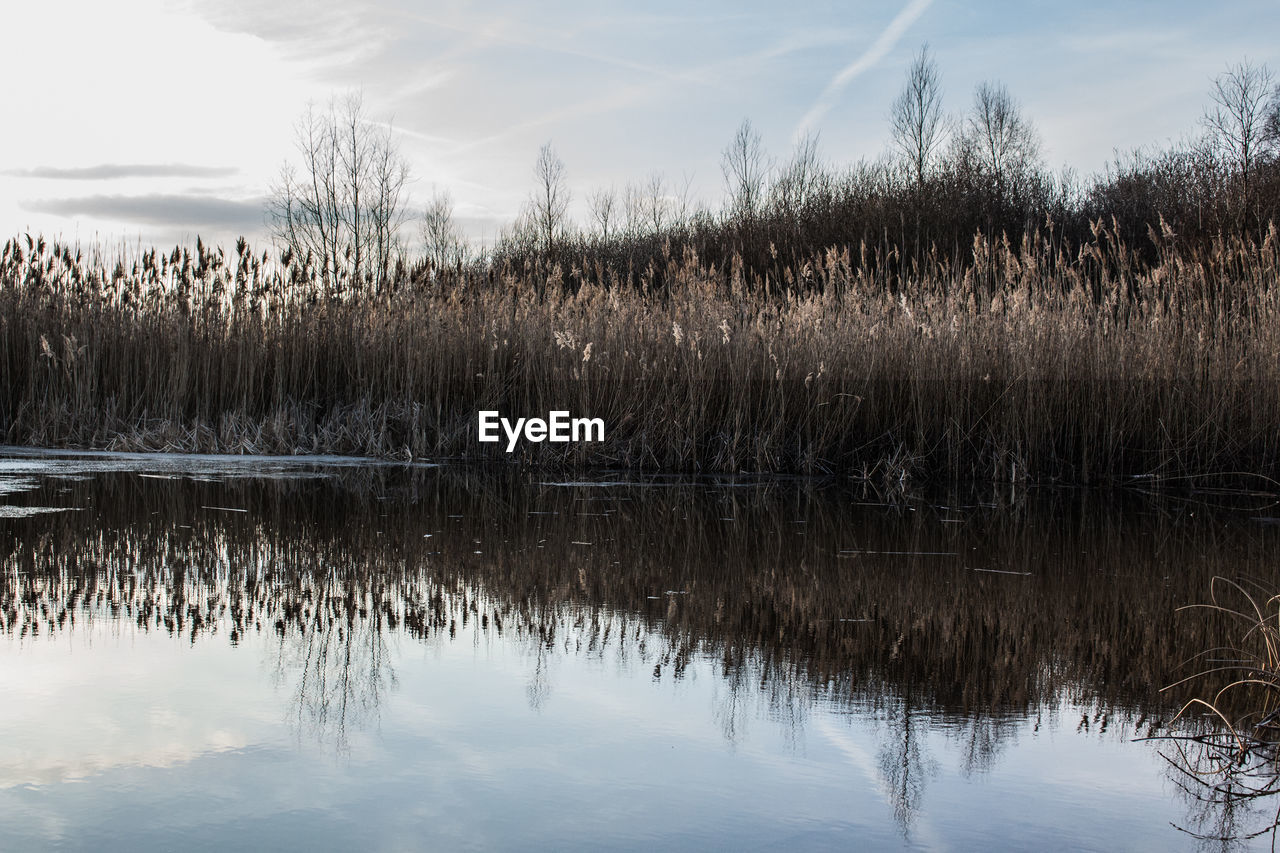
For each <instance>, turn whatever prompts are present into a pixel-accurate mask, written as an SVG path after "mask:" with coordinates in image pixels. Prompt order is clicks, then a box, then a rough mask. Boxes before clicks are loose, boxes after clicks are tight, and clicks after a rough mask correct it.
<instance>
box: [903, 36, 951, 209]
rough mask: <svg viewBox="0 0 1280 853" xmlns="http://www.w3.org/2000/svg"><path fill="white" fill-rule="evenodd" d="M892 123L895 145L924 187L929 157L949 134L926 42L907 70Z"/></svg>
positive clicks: (935, 72)
mask: <svg viewBox="0 0 1280 853" xmlns="http://www.w3.org/2000/svg"><path fill="white" fill-rule="evenodd" d="M889 126H890V130H891V132H892V134H893V144H894V145H895V146H896V147H897V148H898V150H899V151H901V152H902V156H903V157H904V158H905V159H906V161H907V163H908V164H909V165H910V167H911V170H912V171H913V172H914V173H915V178H916V185H917V186H924V179H925V175H926V174H927V173H928V171H929V164H930V160H931V158H932V157H933V154H934V152H935V151H936V150H937V149H938V147H939V146H940V145H941V144H942V141H943V137H944V136H945V135H946V119H945V117H944V116H943V113H942V87H941V85H940V84H939V82H938V66H937V64H936V63H935V62H934V61H933V57H931V56H930V55H929V46H928V45H927V44H926V45H924V46H923V47H921V48H920V52H919V53H918V54H916V58H915V60H914V61H913V62H912V63H911V67H910V68H909V69H908V70H907V85H906V86H905V87H904V88H903V90H902V93H901V94H900V95H898V97H897V100H895V101H894V102H893V107H892V109H891V110H890V112H889Z"/></svg>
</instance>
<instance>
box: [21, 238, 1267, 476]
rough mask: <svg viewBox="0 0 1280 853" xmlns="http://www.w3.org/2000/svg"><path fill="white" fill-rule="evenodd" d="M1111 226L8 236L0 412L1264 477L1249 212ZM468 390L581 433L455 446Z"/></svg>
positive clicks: (186, 439) (166, 439)
mask: <svg viewBox="0 0 1280 853" xmlns="http://www.w3.org/2000/svg"><path fill="white" fill-rule="evenodd" d="M1116 230H1117V229H1116V228H1115V227H1114V223H1113V225H1111V226H1107V225H1104V224H1103V223H1101V222H1099V223H1095V225H1094V228H1093V239H1092V240H1091V241H1089V242H1087V243H1086V244H1084V245H1083V246H1081V247H1080V248H1079V249H1078V250H1075V251H1070V252H1069V251H1068V250H1067V249H1065V248H1063V247H1062V246H1061V245H1059V244H1058V243H1056V242H1054V241H1053V240H1051V239H1050V238H1049V237H1048V236H1042V235H1038V234H1033V235H1031V236H1028V237H1026V238H1025V239H1024V240H1023V241H1022V242H1021V243H1020V244H1017V245H1012V244H1010V243H1009V242H1008V241H1005V240H1001V241H992V240H988V239H986V238H984V237H983V236H982V235H978V236H976V237H975V239H974V242H973V246H972V260H971V262H967V263H964V264H954V263H952V262H951V261H947V260H942V259H938V258H933V259H929V260H926V261H924V262H916V261H913V262H912V263H911V264H910V265H909V266H908V267H906V268H905V269H904V268H903V266H902V265H896V266H895V265H894V264H892V263H887V262H886V259H885V258H882V257H881V258H873V257H869V256H868V250H867V249H865V248H864V249H862V251H859V249H858V248H856V247H855V248H844V249H837V248H833V249H831V250H829V251H827V252H825V253H822V254H821V255H815V256H813V257H812V258H810V259H808V260H806V261H804V262H803V263H801V264H798V265H793V266H791V267H788V268H787V269H786V270H785V271H784V274H783V276H782V277H781V279H779V280H775V279H773V278H765V279H760V278H755V277H752V276H748V275H746V274H744V273H743V272H742V268H741V265H740V264H737V263H735V262H733V261H732V260H731V261H730V263H729V264H728V265H727V266H715V265H711V264H707V263H704V262H702V261H701V259H700V258H698V257H697V256H696V255H695V254H694V253H693V252H692V251H686V252H685V253H684V254H683V255H682V256H680V257H674V256H670V255H669V256H668V257H666V258H665V266H664V267H663V268H662V269H656V268H654V267H652V266H651V267H650V268H649V269H648V270H647V271H645V272H644V273H643V274H642V275H640V276H639V285H638V286H634V285H632V284H627V283H625V282H622V281H619V280H618V279H617V277H616V276H615V274H614V273H611V272H609V271H608V270H605V269H601V268H594V269H593V268H591V267H590V266H575V265H573V264H572V263H569V262H564V263H563V265H561V264H556V265H551V264H550V263H548V264H545V265H539V264H524V265H522V266H520V267H518V268H516V267H513V266H509V265H498V264H493V265H490V266H488V267H480V266H476V267H472V268H461V267H459V268H455V269H453V270H446V271H439V270H437V271H433V272H431V273H430V274H428V273H427V272H426V271H425V270H421V269H417V270H411V269H404V268H401V269H400V270H399V271H398V273H397V274H396V276H394V277H393V279H392V281H391V282H390V283H389V284H388V285H386V286H381V287H376V288H375V287H373V286H371V285H365V284H361V283H358V282H354V281H351V280H343V279H339V280H332V279H330V280H325V279H323V278H322V277H321V275H320V274H319V272H318V271H317V269H316V268H315V266H314V265H312V264H310V263H308V262H307V260H306V259H299V258H297V257H293V256H291V255H290V254H289V253H287V252H286V253H283V254H282V255H281V256H280V257H278V258H273V257H271V256H269V254H265V253H264V254H262V255H258V254H255V253H253V252H251V251H250V250H249V247H248V246H247V245H246V244H245V243H244V242H243V241H241V242H240V243H239V245H238V246H237V248H236V252H235V255H234V256H227V255H226V254H224V253H223V251H222V250H211V249H208V248H207V247H205V246H203V245H199V244H198V245H197V248H196V250H195V251H194V252H192V251H189V250H185V249H175V250H174V251H173V252H172V253H170V254H168V255H164V254H158V253H157V252H156V251H154V250H152V251H147V252H143V253H141V254H134V255H130V254H129V253H127V252H122V253H120V254H119V255H118V256H115V257H113V256H110V255H108V254H107V253H104V252H101V251H91V252H82V251H81V250H79V249H77V248H75V247H71V246H67V245H63V244H57V243H53V244H47V243H46V242H45V241H44V240H43V239H36V238H33V237H31V236H23V237H19V238H17V239H14V240H10V241H9V242H8V243H7V244H6V245H5V247H4V250H3V254H2V255H0V436H2V437H3V439H4V440H5V441H8V442H10V443H19V444H34V445H45V446H76V447H97V448H115V449H180V450H185V451H223V452H257V453H276V452H290V453H296V452H332V453H361V454H373V455H381V456H403V457H409V456H412V457H415V458H423V457H426V458H467V459H478V458H490V459H494V458H496V459H512V460H516V461H521V462H525V463H529V464H536V465H545V466H552V467H563V468H587V467H617V468H627V469H649V470H686V471H716V472H736V471H743V470H748V471H767V472H798V473H832V474H838V475H852V476H859V477H870V478H877V477H884V478H887V479H891V480H902V479H905V478H912V477H914V478H919V479H981V480H991V479H999V480H1008V479H1013V480H1022V479H1026V478H1031V479H1034V480H1051V479H1057V480H1065V481H1071V482H1080V483H1085V482H1095V481H1099V480H1107V479H1114V478H1119V477H1132V476H1149V477H1153V478H1161V477H1174V476H1185V475H1189V474H1205V473H1222V472H1236V471H1250V472H1254V473H1260V474H1266V475H1272V476H1275V475H1280V464H1278V460H1280V452H1278V451H1280V293H1278V291H1280V289H1278V288H1277V270H1278V269H1280V238H1277V233H1276V229H1275V228H1274V226H1273V227H1272V228H1270V229H1269V230H1268V231H1267V232H1266V235H1265V238H1264V239H1263V240H1261V241H1252V240H1250V239H1248V238H1244V237H1232V238H1222V239H1219V240H1217V241H1216V242H1215V243H1214V244H1213V246H1212V248H1211V249H1209V250H1204V251H1200V250H1196V251H1190V250H1174V249H1173V248H1168V246H1171V245H1172V244H1171V243H1169V242H1168V241H1167V240H1165V239H1164V238H1165V237H1167V236H1168V235H1164V237H1162V235H1160V234H1153V235H1152V238H1153V239H1154V241H1155V242H1156V244H1157V245H1158V246H1162V245H1163V246H1166V248H1162V249H1161V251H1160V257H1159V261H1158V262H1157V263H1154V264H1150V263H1139V262H1137V261H1135V260H1134V255H1133V252H1132V251H1131V250H1130V249H1129V248H1128V247H1127V246H1126V245H1124V244H1123V243H1122V242H1121V241H1120V240H1119V239H1118V238H1117V237H1116V236H1115V234H1116ZM889 260H892V259H889ZM890 270H893V272H890ZM566 280H567V281H568V286H563V285H561V284H560V282H562V281H566ZM548 282H551V283H550V284H549V283H548ZM659 283H660V284H659ZM482 408H483V409H498V410H500V411H502V412H504V414H507V415H509V416H512V417H515V416H532V415H542V414H544V413H545V412H547V411H548V410H550V409H567V410H569V411H571V412H573V413H574V415H585V416H591V417H600V418H603V419H604V421H605V425H606V440H605V441H604V442H603V443H598V444H585V443H584V444H569V445H565V444H545V443H544V444H524V445H523V446H521V447H520V448H519V449H518V450H517V452H516V453H514V454H512V455H510V456H508V454H506V453H505V452H504V449H505V448H504V446H502V445H495V444H481V443H479V442H478V441H477V435H476V413H477V411H478V410H479V409H482Z"/></svg>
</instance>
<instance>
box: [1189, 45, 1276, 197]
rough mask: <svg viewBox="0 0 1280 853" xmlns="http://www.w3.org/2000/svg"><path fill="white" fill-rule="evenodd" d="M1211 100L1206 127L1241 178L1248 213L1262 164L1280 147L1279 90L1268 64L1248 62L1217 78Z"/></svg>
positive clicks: (1215, 143) (1234, 66)
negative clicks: (1256, 177)
mask: <svg viewBox="0 0 1280 853" xmlns="http://www.w3.org/2000/svg"><path fill="white" fill-rule="evenodd" d="M1209 97H1210V98H1211V99H1212V101H1213V103H1212V104H1211V105H1210V107H1209V108H1208V109H1207V110H1205V114H1204V124H1205V127H1206V128H1207V129H1208V131H1209V138H1210V141H1211V144H1212V146H1213V148H1214V151H1215V153H1217V154H1218V155H1219V156H1221V157H1223V158H1224V159H1225V160H1226V161H1227V162H1228V163H1230V164H1231V169H1232V171H1233V172H1234V173H1235V174H1236V175H1237V176H1238V177H1239V179H1240V186H1241V190H1242V197H1243V202H1244V209H1245V210H1248V207H1249V203H1250V184H1251V179H1252V177H1253V173H1254V172H1255V171H1256V167H1257V165H1258V163H1259V161H1260V160H1261V159H1263V158H1264V157H1266V156H1267V155H1268V154H1271V153H1274V152H1275V151H1276V150H1277V148H1278V147H1280V89H1278V88H1277V86H1276V80H1275V75H1273V74H1272V73H1271V70H1270V69H1269V68H1267V66H1266V65H1254V64H1253V63H1251V62H1250V61H1249V60H1247V59H1246V60H1244V61H1243V62H1241V63H1239V64H1237V65H1233V66H1231V67H1229V68H1228V69H1227V70H1226V71H1224V72H1223V73H1222V74H1219V75H1218V77H1217V79H1215V80H1214V81H1213V90H1212V91H1211V92H1210V93H1209Z"/></svg>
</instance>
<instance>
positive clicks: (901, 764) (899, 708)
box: [879, 690, 937, 839]
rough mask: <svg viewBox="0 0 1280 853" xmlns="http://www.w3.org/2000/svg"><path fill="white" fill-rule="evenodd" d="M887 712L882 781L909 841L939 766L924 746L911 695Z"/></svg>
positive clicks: (899, 823)
mask: <svg viewBox="0 0 1280 853" xmlns="http://www.w3.org/2000/svg"><path fill="white" fill-rule="evenodd" d="M887 711H888V716H887V717H886V719H885V724H886V725H885V727H886V730H887V734H886V736H885V737H884V738H883V739H882V740H881V742H880V755H879V767H880V779H881V782H882V783H883V784H884V786H885V789H886V790H887V792H888V795H889V799H890V802H892V804H893V819H894V820H895V821H896V822H897V824H898V827H899V828H900V829H901V830H902V835H903V837H904V838H907V839H909V838H910V835H911V824H912V821H913V820H914V819H915V817H916V815H917V814H919V812H920V808H921V804H922V802H923V800H924V788H925V783H926V782H927V781H928V779H929V777H930V776H933V775H934V774H936V773H937V763H936V762H935V761H934V760H933V759H932V758H930V757H929V755H928V754H927V753H926V752H925V751H924V749H923V747H922V745H921V739H922V735H921V733H920V732H919V731H917V728H918V727H919V726H920V723H919V722H917V720H916V719H915V717H916V716H918V715H919V711H918V710H917V709H916V708H914V707H913V705H912V701H911V695H910V691H909V690H908V692H907V693H906V694H905V695H904V696H903V697H902V698H901V699H895V700H892V701H891V702H890V703H889V707H888V709H887ZM926 725H927V724H926ZM926 730H927V729H926Z"/></svg>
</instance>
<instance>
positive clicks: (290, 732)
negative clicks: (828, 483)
mask: <svg viewBox="0 0 1280 853" xmlns="http://www.w3.org/2000/svg"><path fill="white" fill-rule="evenodd" d="M1216 502H1217V501H1216V499H1213V498H1212V496H1200V497H1195V496H1191V497H1190V498H1189V499H1167V498H1166V499H1161V500H1155V499H1152V498H1150V497H1147V496H1143V495H1139V494H1126V495H1121V496H1114V495H1113V496H1108V497H1103V496H1099V495H1096V494H1088V493H1080V492H1066V491H1040V492H1032V493H1030V494H1025V495H1024V494H996V495H986V496H984V497H982V498H975V497H972V496H969V497H956V496H954V495H952V496H947V497H937V498H933V499H923V498H885V497H882V496H876V495H874V494H869V493H861V492H854V491H850V490H848V489H846V488H838V487H817V486H813V485H805V484H791V483H757V482H750V481H735V482H724V483H711V482H704V483H698V484H683V485H680V484H675V483H673V482H672V481H666V480H658V481H646V482H641V483H635V482H632V483H621V482H617V481H603V482H590V483H586V482H584V483H541V482H538V481H537V480H536V479H528V478H525V479H520V478H517V477H508V476H503V475H499V474H496V473H494V472H493V471H484V472H458V471H452V470H447V469H438V468H423V467H417V468H408V467H400V466H377V465H350V464H345V465H343V464H338V463H337V461H336V460H316V459H298V460H292V461H290V460H284V461H281V460H274V461H269V462H266V461H263V460H253V461H244V460H229V459H217V458H208V457H206V458H197V457H187V458H183V457H164V458H159V459H157V458H145V457H123V456H120V457H114V456H112V457H106V456H96V457H80V456H70V455H60V456H36V455H27V456H24V457H19V458H14V457H12V456H11V457H10V458H7V459H0V560H2V563H0V566H2V568H3V573H2V574H0V633H2V635H3V636H2V637H0V685H2V689H3V697H2V699H0V848H2V849H12V850H42V849H60V850H130V851H132V850H174V849H184V850H188V849H190V850H201V849H209V850H232V849H281V850H304V849H305V850H319V849H325V850H328V849H361V850H420V849H458V850H465V849H485V850H488V849H554V850H573V849H583V850H586V849H600V848H601V847H605V848H609V849H697V850H701V849H731V850H823V849H841V850H843V849H849V848H852V847H857V848H861V849H899V848H918V849H937V850H978V849H982V850H989V849H1097V850H1170V849H1204V848H1212V849H1220V848H1223V847H1227V848H1231V849H1248V848H1249V847H1250V846H1251V845H1252V846H1257V847H1264V848H1269V846H1270V837H1269V836H1263V837H1260V838H1257V839H1254V840H1252V841H1245V842H1239V843H1223V842H1218V841H1202V840H1198V839H1197V838H1196V835H1202V836H1221V835H1238V834H1241V833H1245V832H1248V831H1251V830H1253V829H1256V828H1259V827H1265V826H1267V825H1268V824H1269V822H1270V820H1271V817H1270V815H1271V814H1273V813H1274V811H1275V808H1276V803H1274V802H1272V803H1270V804H1267V803H1261V804H1257V805H1256V806H1255V807H1253V808H1252V809H1250V808H1243V807H1242V808H1235V809H1223V808H1221V807H1206V806H1204V805H1203V804H1200V803H1199V802H1198V801H1197V800H1196V798H1195V797H1194V796H1193V795H1192V793H1191V792H1188V791H1185V790H1183V787H1180V784H1179V783H1180V782H1181V784H1182V786H1185V780H1184V779H1183V778H1182V777H1181V776H1180V775H1179V774H1178V772H1177V771H1176V769H1175V768H1173V767H1172V766H1171V765H1170V763H1169V762H1168V761H1167V760H1166V759H1165V758H1164V757H1163V756H1162V753H1164V754H1168V753H1169V748H1168V742H1165V741H1149V740H1135V738H1142V737H1147V736H1151V735H1160V734H1163V733H1165V731H1166V729H1165V723H1166V722H1167V721H1168V720H1169V719H1170V718H1171V717H1172V716H1173V714H1174V713H1176V711H1177V709H1178V707H1179V705H1180V703H1181V701H1182V700H1183V699H1185V695H1180V694H1170V693H1161V692H1160V688H1161V687H1162V686H1164V685H1166V684H1169V683H1171V682H1172V681H1175V680H1176V679H1177V678H1179V677H1181V676H1182V675H1185V674H1187V673H1188V670H1187V669H1186V667H1185V666H1183V663H1184V661H1185V660H1186V659H1187V658H1190V657H1191V656H1192V655H1194V654H1197V653H1199V652H1201V651H1203V650H1204V649H1205V648H1207V647H1209V646H1211V645H1214V644H1216V643H1220V642H1221V641H1222V637H1221V636H1218V635H1217V634H1216V633H1215V632H1218V631H1220V630H1221V627H1222V626H1221V625H1216V624H1214V623H1212V622H1211V621H1210V619H1209V617H1208V616H1205V615H1203V614H1197V613H1196V612H1190V613H1187V612H1183V613H1177V612H1176V608H1178V607H1179V606H1181V605H1185V604H1188V603H1193V602H1199V601H1204V600H1205V598H1206V597H1207V595H1208V588H1209V581H1210V579H1211V578H1212V577H1213V576H1214V575H1215V574H1219V575H1230V576H1239V575H1250V576H1253V577H1255V578H1260V579H1264V580H1267V581H1276V582H1280V577H1277V574H1280V573H1277V571H1276V568H1275V566H1274V557H1273V555H1274V553H1275V546H1276V544H1277V535H1278V534H1280V527H1277V526H1276V525H1271V524H1266V523H1261V522H1259V521H1258V520H1257V519H1258V517H1259V515H1260V513H1261V514H1263V515H1266V514H1268V513H1269V512H1270V511H1269V510H1265V509H1262V510H1260V509H1259V508H1258V506H1255V505H1249V504H1247V503H1241V502H1240V501H1239V500H1236V501H1233V502H1232V503H1231V505H1228V506H1220V505H1219V506H1215V505H1214V504H1215V503H1216Z"/></svg>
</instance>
